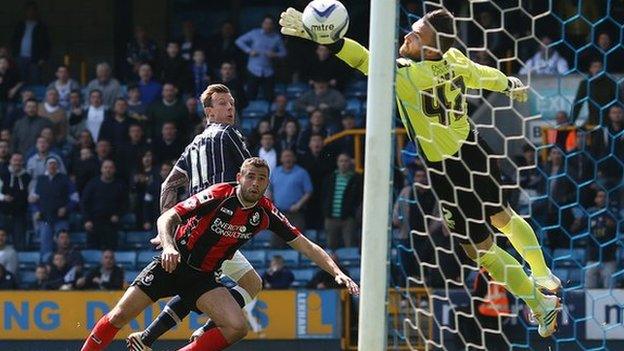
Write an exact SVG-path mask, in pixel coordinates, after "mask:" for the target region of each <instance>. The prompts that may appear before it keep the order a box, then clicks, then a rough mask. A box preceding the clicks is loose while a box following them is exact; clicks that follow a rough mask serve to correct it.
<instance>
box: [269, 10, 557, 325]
mask: <svg viewBox="0 0 624 351" xmlns="http://www.w3.org/2000/svg"><path fill="white" fill-rule="evenodd" d="M279 23H280V25H281V26H282V29H281V32H282V33H283V34H285V35H290V36H296V37H300V38H304V39H309V40H311V38H310V36H309V35H308V33H307V32H306V31H305V30H304V28H303V24H302V21H301V13H300V12H299V11H297V10H295V9H293V8H289V9H288V10H286V11H285V12H283V13H282V14H281V18H280V22H279ZM411 29H412V30H411V32H409V33H408V34H407V35H405V37H404V42H403V45H402V46H401V48H400V50H399V54H400V56H401V58H399V59H397V68H396V77H395V84H396V99H397V104H398V108H399V113H400V116H401V120H402V122H403V125H404V126H405V129H406V130H407V132H408V135H409V137H410V138H411V139H412V140H414V141H417V142H418V145H419V149H420V151H421V155H422V156H423V158H424V161H425V164H426V166H427V170H428V173H429V178H430V180H431V186H432V188H433V190H434V192H435V194H436V195H437V197H438V199H439V201H440V205H441V208H442V214H443V217H444V221H445V223H446V225H447V227H448V228H449V230H450V231H451V232H452V233H453V234H454V235H456V236H457V237H458V238H459V239H460V243H461V246H462V248H463V249H464V251H465V252H466V254H467V255H468V257H470V258H471V259H472V260H474V261H475V262H476V263H477V264H479V265H480V266H482V267H484V268H485V269H486V270H487V271H488V272H489V273H490V275H491V276H492V277H493V278H494V279H495V280H496V281H497V282H500V283H503V284H505V286H506V288H507V289H508V290H509V291H510V292H511V293H512V294H514V295H515V296H516V297H518V298H521V299H523V300H524V301H525V302H526V304H527V305H528V306H529V307H530V308H531V310H532V312H533V314H534V316H535V318H536V320H537V321H538V324H539V326H538V332H539V334H540V335H541V336H542V337H547V336H549V335H551V334H552V333H554V332H555V330H556V329H557V315H558V313H559V311H560V310H561V306H560V301H559V298H558V297H557V296H555V295H550V294H544V293H543V292H542V289H544V290H549V291H551V292H555V291H557V290H559V289H560V287H561V281H560V280H559V279H558V278H557V277H556V276H555V275H553V274H552V272H551V271H550V269H549V268H548V266H547V265H546V262H545V260H544V255H543V253H542V250H541V247H540V244H539V242H538V240H537V237H536V235H535V232H534V231H533V229H532V228H531V226H530V225H529V224H528V223H527V222H526V221H525V220H524V219H523V218H522V217H520V216H519V215H518V214H517V213H516V212H514V210H513V209H512V208H511V207H510V206H509V204H508V202H507V199H506V198H505V196H504V193H503V191H502V188H501V187H500V185H499V184H501V180H500V170H499V169H498V166H497V165H496V162H495V161H494V160H493V159H492V158H490V157H488V156H489V155H490V154H493V152H492V150H491V149H490V147H489V146H488V144H487V143H486V142H485V141H484V140H483V139H482V138H481V137H480V136H479V135H478V134H477V131H476V130H475V128H474V126H473V125H472V124H471V121H470V120H469V119H468V115H467V103H466V98H465V92H466V88H475V89H486V90H491V91H496V92H501V93H505V94H507V95H508V96H509V97H510V98H511V99H513V100H516V101H518V102H525V101H526V100H527V95H528V94H527V87H526V86H524V85H523V83H522V82H521V81H520V79H518V78H516V77H507V76H506V75H505V74H503V73H502V72H501V71H499V70H497V69H495V68H492V67H487V66H483V65H480V64H477V63H474V62H472V61H471V60H469V59H468V58H467V57H466V56H465V55H464V54H463V53H462V52H460V51H459V50H457V49H455V48H452V45H453V44H454V42H455V37H456V30H455V21H454V18H453V15H452V14H451V13H450V12H448V11H447V10H442V9H440V10H435V11H432V12H429V13H427V14H425V16H424V17H423V18H421V19H419V20H418V21H417V22H415V23H414V24H413V25H412V28H411ZM328 47H329V49H330V51H331V52H332V53H334V54H335V55H336V56H337V57H338V58H340V59H341V60H343V61H344V62H346V63H347V64H348V65H350V66H351V67H353V68H355V69H357V70H359V71H361V72H362V73H364V74H368V50H366V49H365V48H364V47H363V46H362V45H360V44H358V43H357V42H355V41H353V40H351V39H348V38H343V39H340V40H338V41H337V42H335V43H333V44H329V45H328ZM488 224H490V225H491V226H492V227H494V228H497V229H498V230H499V231H501V232H502V233H504V234H505V235H506V236H507V238H509V241H510V242H511V243H512V245H513V247H514V248H515V249H516V250H517V251H518V253H519V254H520V255H521V256H522V258H523V259H524V260H525V261H526V262H527V263H528V264H529V265H530V268H531V273H532V274H531V277H529V276H528V275H527V274H526V273H525V271H524V270H523V268H522V265H521V264H520V263H519V262H518V261H517V260H516V259H515V258H514V257H513V256H511V255H510V254H509V253H507V252H506V251H505V250H503V249H501V248H500V247H499V246H498V245H496V243H494V240H493V236H492V234H491V232H490V229H489V227H488Z"/></svg>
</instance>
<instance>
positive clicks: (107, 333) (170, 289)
mask: <svg viewBox="0 0 624 351" xmlns="http://www.w3.org/2000/svg"><path fill="white" fill-rule="evenodd" d="M236 180H237V182H238V184H237V185H232V184H217V185H214V186H212V187H210V188H208V189H206V190H204V191H202V192H200V193H199V194H196V195H193V196H191V197H190V198H189V199H187V200H185V201H183V202H181V203H178V204H177V205H176V206H175V207H174V208H172V209H169V210H167V211H166V212H165V213H163V214H162V215H161V216H160V218H159V219H158V235H159V238H160V241H161V243H162V246H163V251H162V253H161V256H160V257H159V258H156V259H155V260H154V261H153V262H151V263H150V264H149V265H148V266H147V267H146V268H145V269H144V270H143V271H142V272H141V274H139V276H137V278H136V279H135V281H134V282H133V283H132V285H131V286H130V288H128V290H127V291H126V293H125V294H124V296H123V297H122V298H121V300H120V301H119V302H118V303H117V305H116V306H115V307H114V308H113V310H112V311H111V312H109V313H108V314H106V315H105V316H103V317H102V318H101V319H100V320H99V321H98V323H97V324H96V325H95V327H94V328H93V330H92V331H91V334H90V335H89V337H88V338H87V340H86V341H85V344H84V346H83V347H82V351H97V350H103V349H104V348H105V347H106V346H107V345H108V344H110V342H111V341H112V339H113V338H114V336H115V334H116V333H117V332H118V331H119V329H120V328H122V327H123V326H124V325H126V324H127V323H128V322H129V321H130V320H132V319H133V318H135V317H136V316H137V315H138V314H139V313H141V311H143V310H144V309H145V308H147V307H148V306H150V305H151V304H153V303H154V302H156V301H158V299H160V298H163V297H166V296H173V295H180V296H181V297H182V299H183V301H184V302H185V303H186V304H188V305H189V306H193V307H194V308H197V309H198V310H199V311H201V312H203V313H205V314H207V315H208V316H209V317H210V318H211V319H212V320H213V321H214V323H215V325H216V327H214V328H211V329H209V330H208V331H206V332H205V333H204V334H202V335H201V336H200V337H199V338H197V339H196V340H195V341H193V342H192V343H190V344H189V345H187V346H186V347H184V348H182V349H180V350H183V351H193V350H214V351H219V350H223V349H225V348H226V347H228V346H230V345H232V344H234V343H235V342H237V341H238V340H240V339H242V338H243V337H245V335H246V334H247V324H246V320H245V317H244V315H243V312H242V310H241V308H240V302H239V303H238V304H237V301H235V300H234V298H233V297H232V295H231V294H230V293H229V292H228V290H227V289H226V288H224V287H223V286H222V285H221V284H220V283H218V282H217V281H216V279H215V276H214V273H215V268H218V267H219V266H220V264H221V262H223V261H224V260H226V259H228V258H231V257H232V255H233V254H234V252H235V251H236V250H237V249H238V248H239V247H240V246H241V245H243V244H244V243H245V242H247V241H249V240H250V239H251V238H253V236H254V235H256V234H257V233H258V232H260V231H261V230H264V229H271V230H272V231H274V232H275V233H276V234H277V235H279V236H280V237H281V238H282V239H284V240H286V241H288V244H289V245H290V246H291V247H292V248H294V249H295V250H297V251H299V252H301V253H302V254H304V255H305V256H307V257H309V258H310V259H311V260H312V261H313V262H314V263H316V264H317V265H318V266H319V267H321V268H322V269H324V270H325V271H327V272H328V273H330V274H331V275H332V276H334V279H335V280H336V282H337V283H339V284H341V285H345V286H346V287H347V289H348V290H349V292H350V293H351V294H354V295H357V294H358V293H359V288H358V286H357V284H355V282H353V280H352V279H351V278H349V277H348V276H346V275H345V274H344V273H343V272H342V271H341V270H340V268H338V266H337V265H336V264H335V263H334V261H333V260H332V259H331V257H329V255H327V253H325V251H324V250H323V249H322V248H320V247H319V246H318V245H316V244H314V243H312V242H311V241H310V240H308V239H307V238H306V237H305V236H303V235H302V234H301V232H300V231H299V230H298V229H297V228H295V227H294V226H293V225H291V224H290V222H288V219H286V217H285V216H284V215H283V214H282V213H281V212H280V211H279V210H277V208H276V207H275V205H273V203H272V202H271V200H269V199H268V198H266V197H265V196H264V195H263V194H264V193H265V191H266V189H267V187H268V185H269V166H268V165H267V163H266V161H264V160H262V159H261V158H258V157H253V158H250V159H247V160H245V162H243V165H242V166H241V169H240V172H239V173H238V174H237V175H236Z"/></svg>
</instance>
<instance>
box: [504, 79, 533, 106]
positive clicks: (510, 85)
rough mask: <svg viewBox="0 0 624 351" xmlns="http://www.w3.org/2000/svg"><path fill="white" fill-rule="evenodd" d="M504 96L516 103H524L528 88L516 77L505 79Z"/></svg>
mask: <svg viewBox="0 0 624 351" xmlns="http://www.w3.org/2000/svg"><path fill="white" fill-rule="evenodd" d="M505 95H507V96H509V98H510V99H512V100H516V101H518V102H525V101H527V99H528V98H529V87H528V86H526V85H524V83H522V81H521V80H520V79H519V78H518V77H507V89H506V90H505Z"/></svg>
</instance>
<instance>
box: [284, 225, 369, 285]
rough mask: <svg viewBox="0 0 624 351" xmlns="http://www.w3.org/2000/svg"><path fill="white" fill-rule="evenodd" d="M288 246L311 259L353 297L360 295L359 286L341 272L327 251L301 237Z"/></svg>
mask: <svg viewBox="0 0 624 351" xmlns="http://www.w3.org/2000/svg"><path fill="white" fill-rule="evenodd" d="M288 244H289V245H290V246H291V247H292V248H293V249H295V250H297V251H299V252H301V253H302V254H304V255H305V256H306V257H308V258H309V259H311V260H312V262H314V263H316V264H317V265H318V266H319V267H321V269H323V270H324V271H326V272H327V273H329V274H331V275H332V276H333V277H334V279H335V280H336V283H338V284H340V285H344V286H346V287H347V289H348V290H349V293H350V294H351V295H358V294H359V293H360V288H359V287H358V286H357V284H356V283H355V282H354V281H353V280H352V279H351V278H349V277H348V276H347V275H346V274H344V273H343V272H342V271H341V270H340V268H339V267H338V265H336V262H334V260H332V258H331V257H329V255H328V254H327V253H326V252H325V250H323V249H321V248H320V247H319V246H318V245H316V244H315V243H313V242H311V241H310V240H309V239H308V238H306V237H305V236H303V235H300V236H299V237H297V239H295V240H293V241H291V242H289V243H288Z"/></svg>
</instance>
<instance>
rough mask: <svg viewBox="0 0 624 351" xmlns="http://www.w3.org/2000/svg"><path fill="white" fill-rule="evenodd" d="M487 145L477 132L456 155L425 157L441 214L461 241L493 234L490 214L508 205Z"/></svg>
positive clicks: (476, 241)
mask: <svg viewBox="0 0 624 351" xmlns="http://www.w3.org/2000/svg"><path fill="white" fill-rule="evenodd" d="M493 154H494V153H493V152H492V150H491V149H490V147H489V146H488V144H487V143H486V142H485V141H484V140H483V139H481V138H480V137H479V136H478V135H477V134H476V133H475V132H474V131H471V132H470V134H469V136H468V138H467V140H466V142H465V143H464V144H463V145H462V147H461V148H460V150H459V151H458V152H457V153H456V154H455V155H453V157H450V158H446V159H444V160H443V161H439V162H431V161H428V160H426V157H425V162H426V164H427V167H428V173H429V177H430V179H431V186H432V188H433V190H434V192H435V193H436V195H437V196H438V198H439V199H440V204H441V206H442V217H443V219H444V221H445V222H446V224H447V226H448V228H449V230H450V231H451V233H453V234H455V235H457V239H459V242H460V243H463V244H467V243H473V244H478V243H480V242H482V241H483V240H485V239H486V238H488V236H489V235H490V233H491V230H490V228H489V227H488V224H487V223H489V222H490V216H491V215H493V214H496V213H499V212H500V211H502V210H503V209H504V208H505V207H507V205H508V202H507V199H506V198H505V195H504V192H503V189H502V188H501V187H500V184H502V182H501V177H500V170H499V168H498V165H497V164H496V160H495V159H494V158H492V157H489V158H488V155H493Z"/></svg>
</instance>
